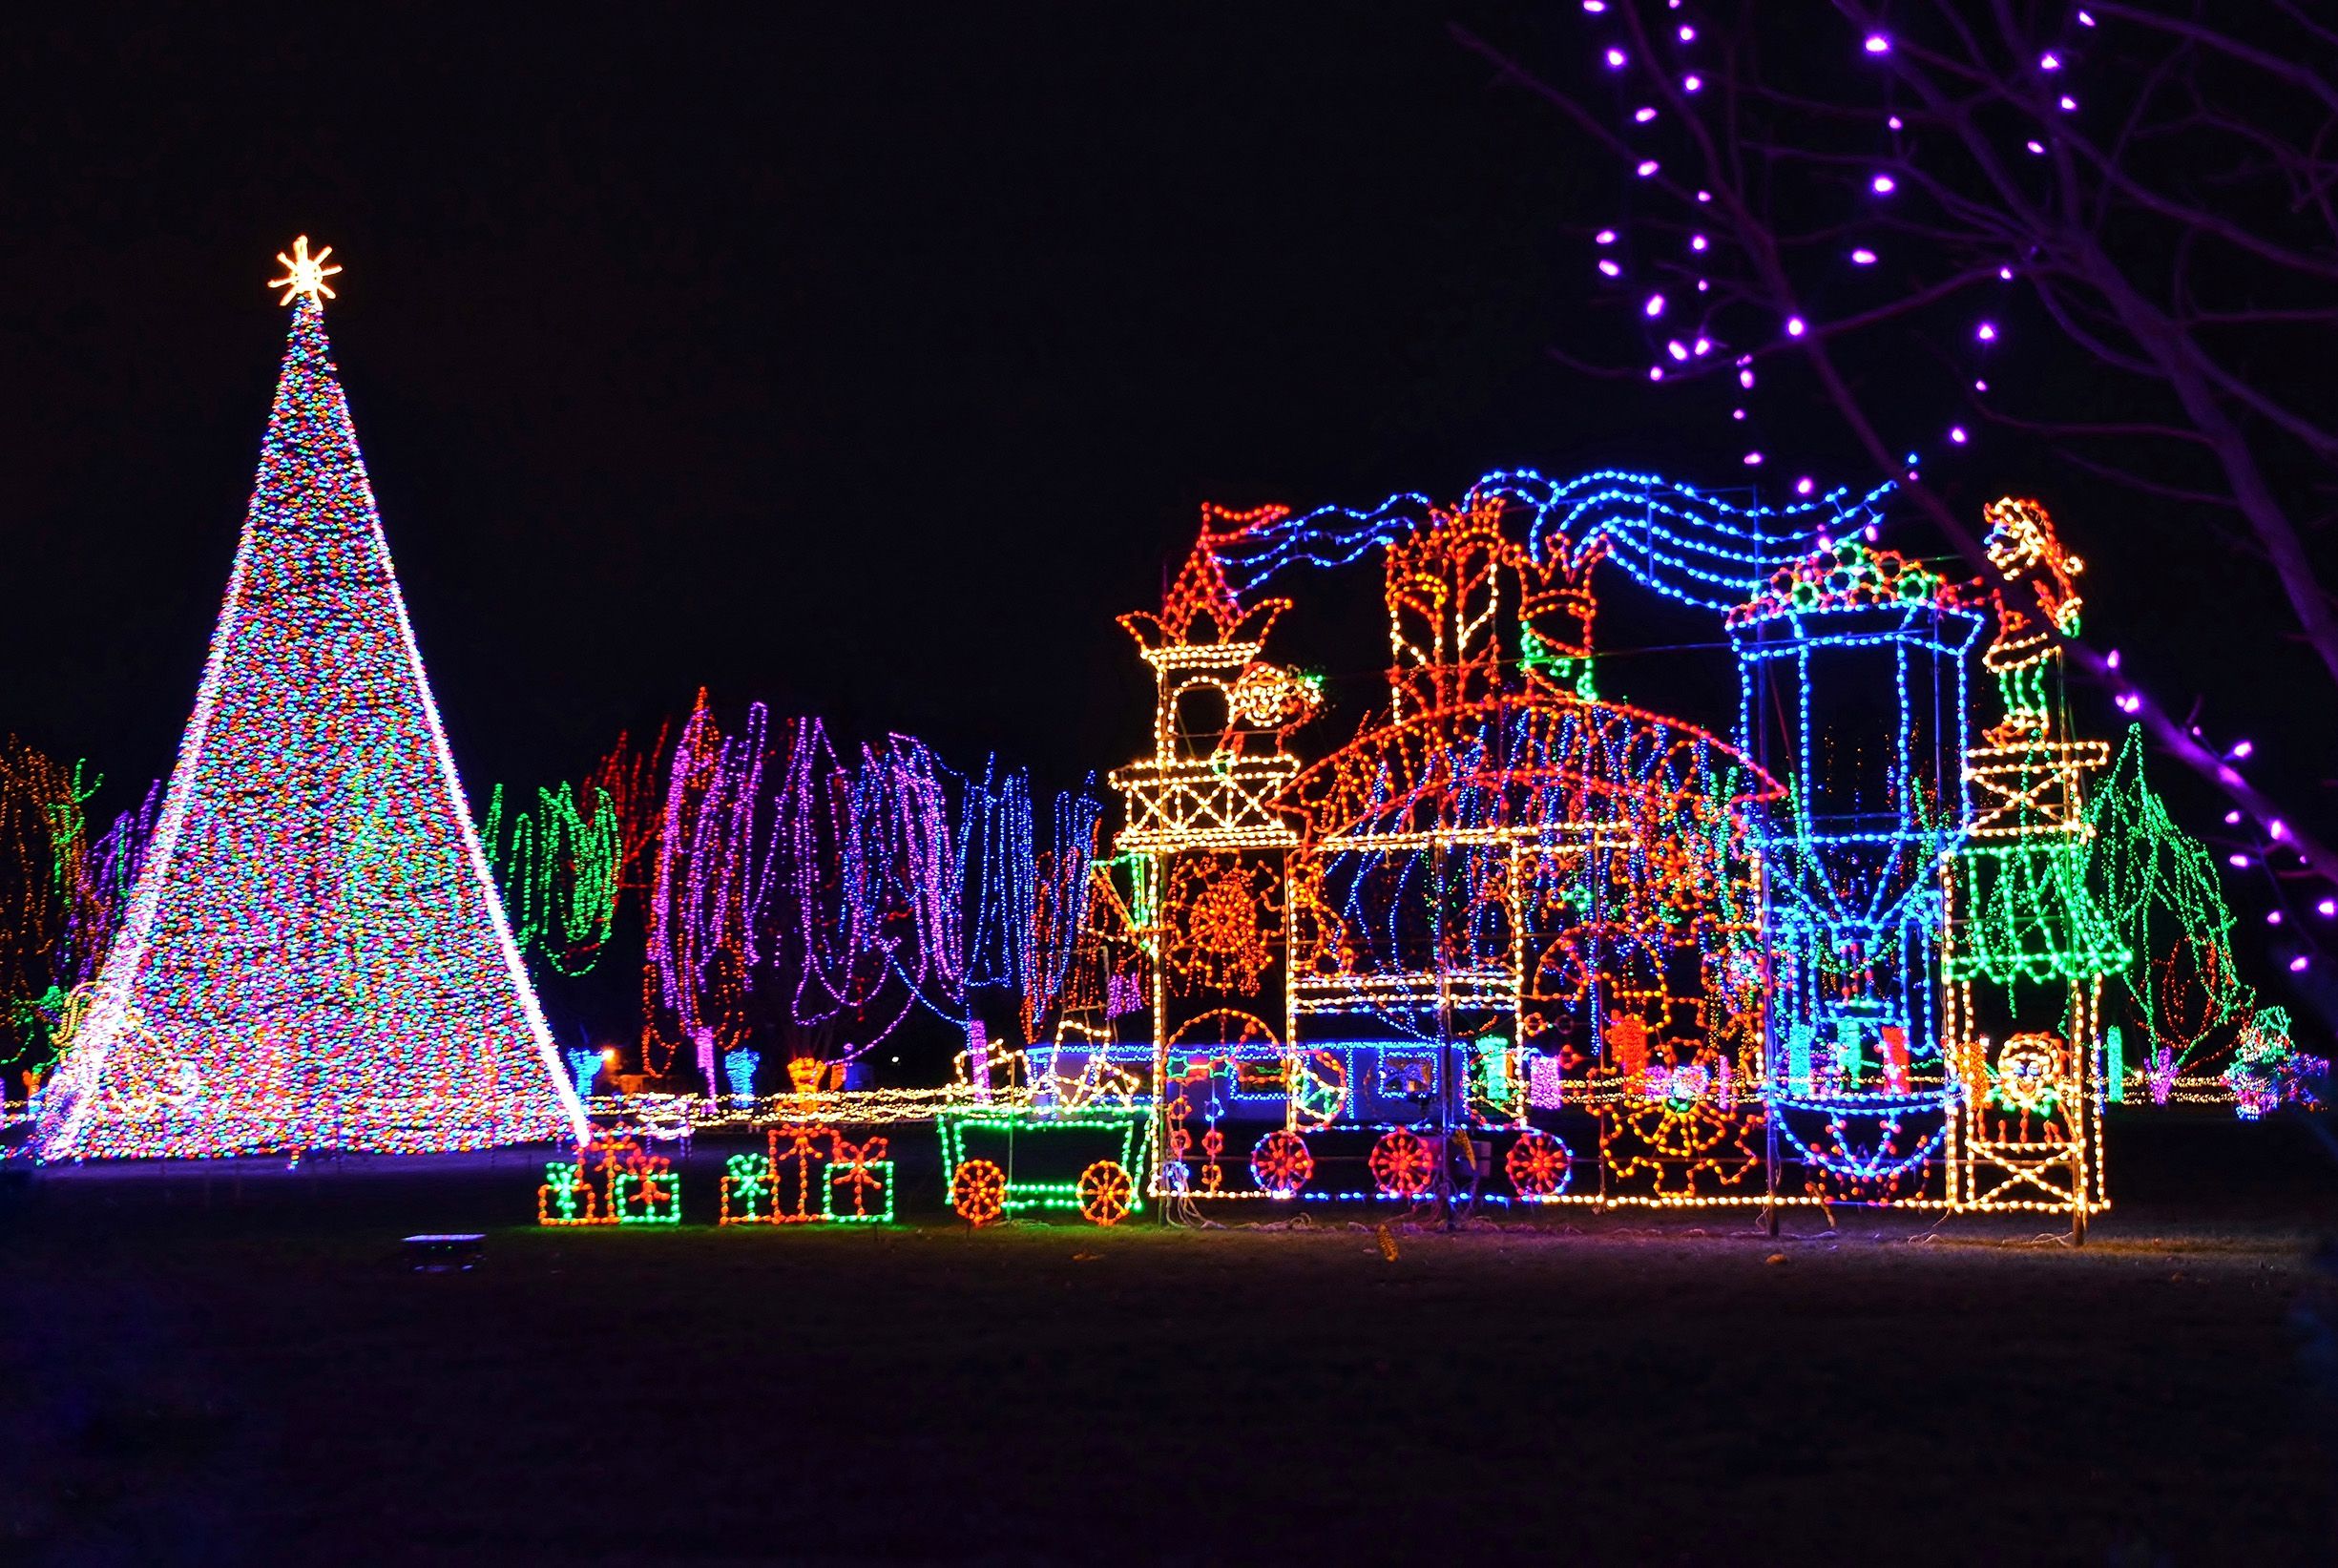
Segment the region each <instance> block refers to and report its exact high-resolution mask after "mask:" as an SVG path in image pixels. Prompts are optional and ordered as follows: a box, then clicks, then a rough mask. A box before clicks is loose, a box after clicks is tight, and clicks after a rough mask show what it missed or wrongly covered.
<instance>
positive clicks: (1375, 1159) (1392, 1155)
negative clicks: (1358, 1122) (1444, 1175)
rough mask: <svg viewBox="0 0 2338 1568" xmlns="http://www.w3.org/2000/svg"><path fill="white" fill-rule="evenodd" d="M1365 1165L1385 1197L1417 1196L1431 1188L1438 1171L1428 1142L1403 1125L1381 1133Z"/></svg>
mask: <svg viewBox="0 0 2338 1568" xmlns="http://www.w3.org/2000/svg"><path fill="white" fill-rule="evenodd" d="M1365 1164H1366V1165H1367V1167H1369V1169H1370V1170H1371V1173H1372V1185H1373V1186H1374V1187H1376V1188H1378V1189H1379V1192H1380V1196H1381V1197H1383V1198H1418V1197H1419V1196H1420V1195H1421V1194H1422V1193H1424V1192H1427V1191H1428V1190H1429V1182H1430V1177H1431V1176H1432V1175H1433V1174H1434V1173H1435V1162H1434V1161H1433V1160H1430V1158H1429V1145H1428V1144H1426V1143H1424V1142H1422V1141H1421V1140H1420V1139H1418V1138H1417V1137H1415V1136H1414V1135H1412V1134H1411V1133H1409V1132H1406V1131H1405V1130H1404V1129H1403V1128H1401V1127H1400V1128H1398V1129H1396V1130H1395V1131H1394V1132H1388V1133H1383V1134H1381V1135H1380V1141H1379V1142H1377V1143H1375V1144H1373V1145H1372V1152H1371V1156H1370V1158H1369V1159H1367V1160H1365Z"/></svg>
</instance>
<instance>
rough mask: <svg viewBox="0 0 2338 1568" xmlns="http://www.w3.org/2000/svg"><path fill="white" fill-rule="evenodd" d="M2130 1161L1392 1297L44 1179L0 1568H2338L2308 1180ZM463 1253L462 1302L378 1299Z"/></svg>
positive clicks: (1441, 1274) (0, 1520)
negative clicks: (1838, 1566)
mask: <svg viewBox="0 0 2338 1568" xmlns="http://www.w3.org/2000/svg"><path fill="white" fill-rule="evenodd" d="M901 1141H902V1142H903V1143H911V1142H915V1141H917V1135H916V1134H915V1133H911V1134H909V1135H908V1136H907V1137H905V1138H904V1139H902V1140H901ZM715 1158H716V1152H715V1151H711V1150H705V1149H701V1151H700V1155H699V1160H698V1162H697V1166H696V1167H694V1179H695V1180H696V1181H698V1182H700V1183H702V1182H710V1181H711V1179H712V1178H711V1174H710V1169H711V1165H712V1162H713V1161H714V1160H715ZM2113 1161H2114V1162H2113V1166H2112V1169H2113V1172H2114V1177H2113V1180H2114V1192H2115V1195H2116V1196H2118V1197H2119V1200H2120V1205H2119V1208H2118V1209H2117V1210H2116V1211H2115V1212H2114V1213H2113V1214H2112V1215H2111V1216H2109V1217H2108V1218H2107V1219H2105V1220H2103V1221H2101V1222H2099V1223H2098V1226H2097V1229H2096V1231H2095V1234H2094V1236H2093V1239H2092V1240H2091V1241H2090V1242H2089V1244H2088V1245H2087V1246H2086V1247H2085V1248H2084V1249H2083V1250H2075V1251H2074V1250H2072V1249H2070V1248H2069V1247H2067V1246H2066V1245H2063V1244H2059V1243H2057V1242H2056V1241H2054V1240H2050V1239H2044V1238H2042V1237H2041V1232H2042V1231H2043V1230H2044V1228H2045V1227H2044V1226H2043V1225H2042V1224H2041V1223H2019V1222H2012V1221H1987V1222H1984V1221H1978V1220H1973V1219H1958V1220H1952V1221H1949V1222H1947V1223H1945V1224H1942V1225H1940V1226H1938V1227H1937V1230H1936V1231H1935V1232H1934V1233H1933V1234H1931V1236H1930V1237H1929V1239H1927V1238H1926V1237H1925V1236H1924V1235H1923V1232H1924V1231H1925V1230H1926V1228H1927V1223H1926V1222H1918V1221H1913V1220H1910V1219H1907V1218H1898V1217H1890V1216H1877V1215H1874V1214H1872V1213H1868V1212H1858V1211H1849V1210H1839V1211H1837V1220H1838V1222H1839V1223H1840V1225H1841V1230H1840V1233H1839V1234H1834V1235H1824V1234H1820V1232H1822V1230H1823V1226H1824V1222H1823V1220H1822V1219H1821V1217H1820V1216H1818V1215H1816V1214H1796V1215H1794V1216H1792V1217H1790V1219H1789V1221H1788V1223H1787V1226H1786V1229H1787V1232H1788V1235H1787V1238H1786V1239H1785V1240H1784V1241H1781V1242H1778V1243H1772V1242H1771V1241H1770V1240H1769V1239H1768V1238H1767V1237H1766V1236H1765V1235H1763V1234H1760V1233H1759V1232H1757V1231H1756V1230H1755V1229H1754V1228H1753V1227H1752V1224H1751V1223H1750V1221H1749V1220H1747V1219H1746V1218H1744V1217H1743V1216H1738V1217H1722V1216H1712V1215H1706V1216H1683V1217H1680V1218H1676V1219H1668V1220H1663V1221H1651V1220H1649V1219H1648V1218H1646V1217H1644V1216H1639V1217H1635V1216H1629V1215H1619V1216H1613V1217H1605V1218H1602V1217H1598V1216H1594V1215H1588V1214H1585V1215H1576V1216H1571V1217H1569V1218H1568V1219H1567V1220H1566V1221H1563V1222H1561V1221H1552V1222H1548V1223H1536V1224H1534V1225H1532V1226H1527V1225H1511V1226H1507V1227H1505V1228H1502V1229H1500V1230H1486V1231H1475V1232H1465V1233H1462V1234H1459V1235H1451V1236H1448V1235H1443V1234H1438V1233H1434V1232H1430V1231H1410V1230H1405V1229H1403V1228H1401V1227H1400V1228H1399V1229H1398V1230H1397V1232H1396V1240H1397V1241H1398V1243H1399V1245H1400V1248H1401V1253H1400V1256H1399V1257H1398V1258H1397V1259H1396V1260H1395V1261H1394V1262H1392V1263H1391V1262H1388V1261H1386V1260H1384V1259H1383V1257H1382V1256H1381V1253H1380V1250H1379V1248H1378V1246H1377V1245H1376V1244H1375V1242H1374V1239H1373V1238H1372V1236H1370V1235H1369V1234H1367V1233H1366V1232H1364V1231H1362V1230H1359V1229H1352V1228H1347V1226H1346V1221H1347V1220H1348V1219H1349V1218H1351V1216H1347V1215H1338V1216H1326V1215H1315V1216H1312V1218H1313V1219H1314V1221H1315V1222H1316V1223H1317V1225H1318V1227H1319V1228H1317V1229H1315V1230H1314V1231H1312V1232H1311V1233H1301V1234H1288V1233H1285V1234H1263V1233H1260V1232H1257V1231H1254V1230H1242V1229H1230V1230H1210V1231H1200V1232H1195V1231H1177V1230H1164V1229H1162V1228H1160V1227H1159V1226H1158V1225H1151V1224H1131V1225H1127V1226H1124V1227H1122V1228H1121V1229H1119V1230H1117V1231H1113V1232H1099V1231H1096V1230H1094V1229H1091V1228H1089V1227H1087V1226H1084V1225H1077V1224H1058V1225H1050V1226H1015V1227H1008V1228H1005V1229H1002V1230H996V1231H992V1232H990V1233H986V1234H981V1235H975V1234H971V1233H969V1232H967V1231H965V1230H964V1229H963V1228H959V1227H955V1226H953V1225H948V1224H944V1223H942V1221H941V1219H940V1218H939V1217H935V1216H931V1215H925V1216H920V1217H919V1218H920V1223H918V1224H917V1225H916V1226H915V1227H914V1228H902V1229H896V1230H893V1231H889V1232H883V1233H874V1232H866V1231H864V1232H851V1233H846V1232H842V1231H826V1232H818V1233H815V1232H813V1231H810V1230H806V1229H792V1230H787V1231H780V1232H774V1231H771V1230H767V1229H761V1228H758V1229H752V1230H741V1231H717V1230H715V1229H713V1228H709V1227H701V1226H698V1225H690V1226H685V1227H683V1228H680V1229H678V1230H642V1229H626V1230H622V1231H617V1230H595V1231H588V1232H581V1233H579V1232H565V1233H564V1232H552V1231H539V1230H537V1229H535V1228H534V1227H532V1226H531V1225H525V1224H508V1223H509V1222H511V1221H516V1220H518V1219H519V1218H520V1217H521V1216H523V1215H525V1214H527V1213H529V1212H530V1211H531V1208H530V1206H531V1203H532V1188H533V1185H534V1181H535V1170H534V1168H533V1166H532V1162H531V1161H529V1160H526V1159H524V1158H523V1157H520V1156H514V1155H506V1156H503V1157H501V1159H500V1160H496V1161H493V1162H490V1161H488V1160H449V1161H428V1162H408V1163H407V1165H406V1166H404V1167H402V1168H399V1169H394V1170H385V1169H382V1168H381V1167H380V1166H379V1165H377V1166H375V1167H374V1168H372V1169H370V1170H362V1171H361V1170H357V1169H354V1168H344V1169H342V1170H340V1171H339V1172H338V1173H336V1172H335V1170H334V1168H333V1167H332V1166H331V1165H330V1164H329V1162H325V1161H319V1160H311V1161H309V1162H307V1163H306V1164H304V1165H303V1167H302V1169H301V1170H300V1171H299V1172H297V1173H293V1174H290V1175H286V1174H285V1173H284V1172H283V1170H282V1165H281V1164H278V1165H276V1166H274V1167H273V1169H263V1168H261V1166H260V1165H259V1164H258V1163H257V1162H247V1163H244V1164H243V1165H242V1166H241V1167H240V1169H239V1167H234V1166H215V1167H212V1168H211V1169H210V1171H209V1172H208V1174H207V1177H206V1176H205V1175H198V1174H194V1173H193V1172H192V1171H191V1168H190V1167H184V1166H181V1167H177V1169H176V1170H175V1171H174V1172H173V1173H171V1174H170V1176H169V1177H168V1178H167V1179H164V1178H161V1177H158V1176H157V1175H156V1174H155V1173H153V1172H151V1171H140V1172H137V1173H135V1174H124V1173H120V1172H113V1171H97V1170H86V1171H67V1172H59V1173H53V1174H51V1175H49V1176H47V1177H45V1178H43V1179H41V1180H40V1181H38V1182H37V1184H36V1185H31V1186H26V1185H21V1184H20V1185H18V1186H16V1187H14V1188H12V1189H10V1194H9V1197H8V1199H7V1200H6V1202H8V1205H9V1206H8V1208H7V1210H6V1212H5V1214H4V1215H0V1224H5V1226H6V1231H5V1235H6V1247H7V1250H6V1254H5V1257H6V1263H5V1265H4V1266H5V1270H6V1271H5V1273H4V1274H0V1412H4V1413H0V1444H4V1445H5V1446H4V1447H0V1466H5V1468H4V1469H0V1562H24V1563H41V1564H46V1563H73V1564H79V1563H116V1562H118V1563H136V1564H161V1563H178V1562H218V1563H268V1562H301V1563H403V1562H444V1563H536V1562H545V1563H559V1564H564V1565H592V1564H600V1563H620V1562H624V1563H635V1562H642V1563H647V1562H690V1563H746V1562H766V1561H772V1562H812V1563H861V1562H929V1561H948V1562H961V1561H980V1562H989V1563H1026V1562H1040V1563H1056V1562H1061V1563H1087V1562H1110V1563H1115V1564H1126V1563H1140V1562H1209V1561H1224V1562H1264V1561H1274V1560H1288V1559H1290V1558H1294V1557H1297V1558H1302V1559H1305V1560H1311V1561H1320V1562H1323V1563H1326V1564H1329V1563H1334V1562H1392V1561H1417V1562H1434V1563H1439V1564H1445V1563H1481V1562H1482V1563H1505V1564H1516V1563H1530V1562H1531V1563H1540V1562H1576V1561H1621V1562H1676V1561H1677V1562H1723V1561H1726V1562H1786V1561H1793V1562H1805V1563H1809V1562H1863V1563H1864V1562H1870V1561H1874V1562H1889V1561H1927V1562H1930V1561H1951V1560H1962V1561H1966V1562H1975V1563H1986V1562H2079V1563H2115V1564H2126V1563H2135V1564H2145V1563H2157V1562H2162V1561H2164V1562H2174V1563H2192V1562H2226V1561H2247V1562H2253V1563H2287V1562H2328V1561H2330V1560H2332V1557H2333V1542H2338V1532H2334V1530H2333V1522H2334V1520H2338V1473H2334V1472H2333V1467H2332V1459H2333V1457H2334V1456H2338V1345H2334V1344H2333V1340H2332V1329H2331V1324H2332V1321H2333V1317H2334V1316H2338V1303H2333V1299H2332V1298H2333V1290H2332V1283H2333V1282H2332V1277H2331V1275H2330V1274H2329V1273H2328V1270H2327V1268H2317V1267H2316V1266H2315V1265H2314V1263H2313V1262H2312V1252H2313V1249H2314V1247H2315V1246H2316V1244H2318V1242H2319V1240H2320V1239H2321V1238H2323V1237H2327V1236H2328V1235H2330V1234H2332V1233H2334V1232H2338V1201H2334V1200H2338V1173H2334V1172H2333V1171H2332V1169H2331V1168H2330V1167H2329V1166H2328V1163H2327V1161H2326V1160H2323V1159H2322V1157H2321V1156H2319V1155H2318V1154H2317V1153H2316V1152H2314V1150H2313V1148H2312V1146H2311V1143H2310V1140H2309V1139H2307V1136H2306V1135H2305V1134H2304V1132H2303V1131H2302V1130H2301V1129H2299V1128H2297V1127H2295V1126H2282V1125H2270V1126H2266V1127H2264V1128H2257V1129H2244V1128H2239V1127H2235V1126H2233V1125H2231V1124H2230V1123H2229V1122H2228V1121H2216V1120H2207V1119H2202V1120H2199V1121H2190V1122H2183V1123H2177V1124H2168V1123H2164V1122H2161V1123H2156V1124H2152V1125H2124V1124H2121V1125H2118V1126H2115V1128H2114V1133H2113ZM908 1184H909V1185H910V1186H911V1187H914V1188H926V1187H929V1186H930V1185H931V1184H932V1183H931V1178H930V1176H923V1177H921V1176H917V1175H912V1176H910V1177H909V1179H908ZM2201 1195H2209V1196H2207V1197H2205V1198H2203V1197H2202V1196H2201ZM910 1196H911V1197H914V1196H915V1194H914V1193H911V1194H910ZM929 1201H930V1200H929ZM687 1202H688V1203H689V1206H690V1208H691V1209H692V1211H693V1212H694V1213H695V1214H697V1215H700V1216H703V1215H705V1214H707V1213H708V1212H710V1210H711V1206H712V1194H711V1191H707V1192H704V1193H701V1192H700V1190H699V1185H698V1184H694V1185H692V1186H691V1187H690V1188H689V1189H687ZM1352 1217H1353V1218H1374V1219H1376V1218H1379V1216H1367V1215H1364V1214H1363V1213H1361V1211H1360V1212H1359V1214H1358V1215H1356V1216H1352ZM461 1223H494V1224H498V1225H508V1227H507V1228H499V1229H496V1230H494V1231H493V1233H492V1234H491V1236H490V1238H489V1242H488V1255H487V1263H486V1265H485V1266H483V1267H482V1268H480V1269H479V1270H478V1271H477V1272H475V1273H470V1274H449V1275H418V1274H410V1273H406V1272H402V1271H401V1270H400V1268H399V1267H398V1265H397V1264H396V1262H395V1259H394V1251H395V1243H396V1239H397V1238H398V1237H399V1236H400V1235H401V1234H403V1233H405V1232H406V1231H409V1230H413V1229H417V1228H425V1227H433V1226H443V1225H449V1224H461Z"/></svg>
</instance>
